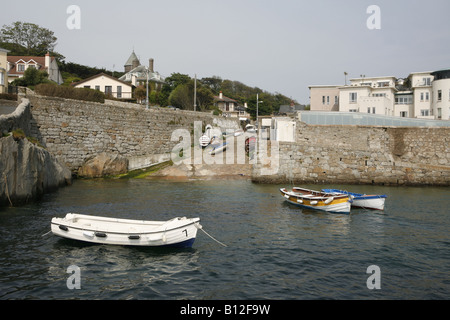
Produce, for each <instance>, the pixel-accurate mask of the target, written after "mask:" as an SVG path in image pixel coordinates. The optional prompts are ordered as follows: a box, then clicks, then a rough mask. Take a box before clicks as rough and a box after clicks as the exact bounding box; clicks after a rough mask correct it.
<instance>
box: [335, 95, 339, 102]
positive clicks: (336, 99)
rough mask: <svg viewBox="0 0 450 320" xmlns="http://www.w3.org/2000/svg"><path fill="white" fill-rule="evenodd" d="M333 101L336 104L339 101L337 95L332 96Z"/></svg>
mask: <svg viewBox="0 0 450 320" xmlns="http://www.w3.org/2000/svg"><path fill="white" fill-rule="evenodd" d="M334 103H335V104H338V103H339V97H338V96H334Z"/></svg>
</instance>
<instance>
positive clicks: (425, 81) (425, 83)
mask: <svg viewBox="0 0 450 320" xmlns="http://www.w3.org/2000/svg"><path fill="white" fill-rule="evenodd" d="M423 85H424V86H431V78H423Z"/></svg>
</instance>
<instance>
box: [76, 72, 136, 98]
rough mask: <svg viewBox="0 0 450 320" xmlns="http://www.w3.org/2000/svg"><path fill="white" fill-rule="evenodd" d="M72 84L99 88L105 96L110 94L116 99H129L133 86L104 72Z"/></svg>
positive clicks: (78, 86)
mask: <svg viewBox="0 0 450 320" xmlns="http://www.w3.org/2000/svg"><path fill="white" fill-rule="evenodd" d="M73 86H74V87H75V88H88V89H94V90H100V91H101V92H103V93H104V94H105V95H106V96H107V97H108V96H112V97H114V98H118V99H131V98H132V95H133V86H132V85H131V84H129V83H126V82H123V81H120V80H118V79H116V78H114V77H112V76H110V75H108V74H105V73H100V74H97V75H95V76H93V77H90V78H87V79H85V80H82V81H80V82H77V83H74V84H73Z"/></svg>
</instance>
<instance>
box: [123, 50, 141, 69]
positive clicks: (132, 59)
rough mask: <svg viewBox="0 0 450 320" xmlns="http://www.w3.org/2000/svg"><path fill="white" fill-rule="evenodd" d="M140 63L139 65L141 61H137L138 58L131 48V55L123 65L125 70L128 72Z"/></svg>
mask: <svg viewBox="0 0 450 320" xmlns="http://www.w3.org/2000/svg"><path fill="white" fill-rule="evenodd" d="M140 65H141V63H140V62H139V59H138V57H137V56H136V54H135V53H134V50H133V53H132V54H131V56H130V57H129V58H128V60H127V62H126V63H125V65H124V67H125V72H130V71H131V70H133V69H134V68H136V67H138V66H140Z"/></svg>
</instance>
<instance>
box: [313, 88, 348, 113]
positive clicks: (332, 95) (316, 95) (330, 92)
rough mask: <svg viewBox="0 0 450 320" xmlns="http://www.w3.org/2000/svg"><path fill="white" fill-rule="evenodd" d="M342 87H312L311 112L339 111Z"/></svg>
mask: <svg viewBox="0 0 450 320" xmlns="http://www.w3.org/2000/svg"><path fill="white" fill-rule="evenodd" d="M339 87H340V86H310V87H309V93H310V110H311V111H339Z"/></svg>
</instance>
